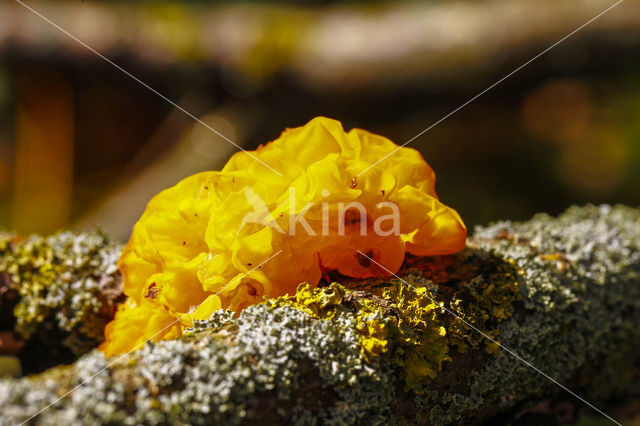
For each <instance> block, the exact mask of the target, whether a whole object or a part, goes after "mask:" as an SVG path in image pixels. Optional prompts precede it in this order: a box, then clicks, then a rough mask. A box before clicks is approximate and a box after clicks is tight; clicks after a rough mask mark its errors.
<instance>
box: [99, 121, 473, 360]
mask: <svg viewBox="0 0 640 426" xmlns="http://www.w3.org/2000/svg"><path fill="white" fill-rule="evenodd" d="M391 153H393V154H391ZM389 154H391V155H389ZM257 159H259V160H260V161H257ZM381 159H382V160H381ZM380 160H381V161H380ZM276 171H277V172H278V173H276ZM434 185H435V174H434V172H433V170H432V169H431V167H429V165H428V164H427V163H426V162H425V160H424V159H423V158H422V156H421V155H420V153H419V152H418V151H416V150H414V149H411V148H405V147H402V148H398V146H397V145H395V144H394V143H393V142H391V141H390V140H388V139H386V138H384V137H382V136H378V135H374V134H372V133H369V132H367V131H365V130H361V129H353V130H351V131H349V132H348V133H347V132H345V131H344V130H343V129H342V125H341V124H340V122H338V121H336V120H331V119H328V118H324V117H317V118H315V119H313V120H311V121H310V122H309V123H307V124H306V125H304V126H302V127H298V128H294V129H287V130H286V131H285V132H283V133H282V135H281V136H280V137H279V138H278V139H277V140H275V141H273V142H270V143H269V144H267V145H265V146H261V147H259V148H258V149H257V150H256V151H251V152H238V153H236V154H235V155H233V156H232V157H231V159H230V160H229V162H228V163H227V164H226V165H225V167H224V168H223V169H222V171H208V172H202V173H198V174H196V175H193V176H190V177H188V178H186V179H183V180H182V181H180V182H179V183H178V184H177V185H175V186H174V187H172V188H169V189H166V190H164V191H162V192H161V193H160V194H158V195H156V196H155V197H154V198H153V199H152V200H151V201H150V202H149V204H148V206H147V208H146V210H145V212H144V213H143V215H142V217H141V218H140V220H139V221H138V222H137V223H136V225H135V227H134V229H133V233H132V235H131V238H130V240H129V243H128V244H127V246H126V248H125V250H124V251H123V253H122V256H121V258H120V261H119V263H118V265H119V267H120V270H121V271H122V274H123V280H124V292H125V294H126V295H127V296H128V299H127V302H126V303H124V304H123V305H121V306H120V308H119V310H118V312H117V314H116V318H115V319H114V320H113V321H112V322H111V323H110V324H108V325H107V327H106V330H105V334H106V341H105V342H104V343H103V344H102V345H101V349H102V350H103V351H105V352H106V353H107V355H113V354H118V353H123V352H126V351H129V350H132V349H137V348H138V347H139V346H141V345H142V344H143V343H144V342H145V341H147V340H154V341H157V340H162V339H168V338H174V337H177V336H179V335H181V332H182V329H183V328H184V327H185V326H189V325H191V323H192V321H193V320H194V319H207V318H209V317H210V316H211V314H212V313H213V312H214V311H216V310H218V309H221V308H227V309H231V310H233V311H236V312H239V311H241V310H242V309H243V308H245V307H247V306H249V305H251V304H254V303H258V302H260V301H262V300H263V299H264V297H276V296H281V295H284V294H291V293H295V291H296V288H297V286H298V284H300V283H302V282H307V283H310V284H311V285H316V284H317V283H318V282H319V281H320V279H321V278H322V276H323V274H324V275H325V276H326V272H327V271H338V272H339V273H340V274H342V275H345V276H349V277H354V278H367V277H385V276H388V275H389V272H388V271H392V272H396V271H397V270H398V269H399V268H400V266H401V264H402V262H403V260H404V256H405V253H411V254H415V255H420V256H432V255H442V254H451V253H455V252H457V251H459V250H461V249H462V248H464V246H465V242H466V233H467V231H466V227H465V225H464V223H463V222H462V220H461V219H460V216H459V215H458V214H457V213H456V211H455V210H453V209H451V208H449V207H447V206H445V205H444V204H442V203H441V202H440V201H439V200H438V197H437V196H436V193H435V189H434ZM380 265H382V266H380Z"/></svg>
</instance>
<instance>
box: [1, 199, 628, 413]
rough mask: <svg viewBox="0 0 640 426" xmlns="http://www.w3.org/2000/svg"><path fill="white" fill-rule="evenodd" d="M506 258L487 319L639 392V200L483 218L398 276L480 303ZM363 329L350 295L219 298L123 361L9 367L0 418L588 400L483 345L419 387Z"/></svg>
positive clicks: (543, 355)
mask: <svg viewBox="0 0 640 426" xmlns="http://www.w3.org/2000/svg"><path fill="white" fill-rule="evenodd" d="M496 261H499V262H502V263H504V264H505V265H511V266H512V267H513V268H514V270H515V271H516V273H517V275H518V286H517V289H518V291H519V293H520V295H519V296H521V297H518V298H516V299H514V304H515V309H516V312H515V313H514V314H513V315H511V316H509V318H508V319H506V320H504V321H502V322H500V323H496V324H497V325H496V326H495V327H494V329H492V330H491V331H490V332H491V333H492V335H494V336H495V338H496V339H497V340H498V341H499V342H500V343H501V344H502V345H503V347H506V348H509V349H510V350H512V351H514V352H515V353H517V354H518V355H519V356H520V357H522V358H523V359H525V360H526V361H527V362H529V363H531V364H532V365H534V366H535V367H536V368H538V369H539V370H541V371H543V372H544V373H546V374H548V375H549V376H551V377H553V378H554V379H556V380H558V381H559V382H561V383H563V384H564V385H565V386H567V387H568V388H570V389H571V390H573V391H575V392H577V393H579V394H580V395H582V396H583V397H584V398H585V399H587V400H589V401H590V402H592V403H595V404H596V405H599V406H601V407H606V406H607V402H608V401H610V400H614V399H620V398H623V397H634V396H635V397H638V396H640V372H639V370H640V367H639V365H640V362H639V361H640V354H639V353H638V352H639V351H638V350H637V348H638V347H639V345H640V327H638V324H640V211H638V210H636V209H632V208H628V207H622V206H619V207H614V208H610V207H608V206H602V207H595V206H587V207H581V208H571V209H569V210H568V211H567V212H565V213H564V214H563V215H561V216H560V217H559V218H557V219H554V218H551V217H549V216H546V215H539V216H536V217H534V218H533V219H532V220H531V221H528V222H525V223H510V222H500V223H496V224H494V225H491V226H489V227H486V228H480V229H477V230H476V232H475V234H474V236H473V238H471V239H470V241H469V247H468V248H467V249H466V250H465V251H464V252H462V253H460V254H458V255H456V256H453V257H449V258H447V259H434V260H429V261H426V262H424V263H420V266H417V265H416V264H413V265H411V264H410V262H409V263H408V264H407V266H405V267H404V268H403V269H402V270H401V271H400V273H399V275H400V276H402V277H405V279H407V281H409V282H411V283H412V285H415V286H424V287H429V288H434V287H438V288H439V289H440V290H438V291H440V292H441V293H438V294H442V295H446V294H451V293H452V292H453V291H454V290H456V289H465V291H466V292H468V293H465V294H470V295H475V297H476V299H475V300H474V299H472V300H470V301H469V303H470V304H471V305H470V306H471V308H473V306H474V305H480V304H481V303H482V302H483V301H482V300H480V299H478V298H479V297H480V295H483V296H482V297H487V292H486V289H487V285H489V288H493V287H491V284H493V283H492V282H490V281H491V280H495V279H497V278H496V277H497V276H498V275H495V274H491V273H488V272H486V271H485V268H486V267H487V265H489V264H493V263H495V262H496ZM442 265H448V266H446V267H442ZM391 281H395V285H397V284H398V283H397V280H391ZM434 283H435V284H436V285H435V286H434ZM387 284H388V285H392V284H394V283H387ZM381 285H384V283H380V282H378V283H376V285H375V286H377V287H379V286H381ZM481 289H484V290H485V292H484V293H482V292H481V291H480V290H481ZM372 291H373V290H372ZM374 292H375V291H374ZM361 293H362V294H365V293H364V292H361ZM359 294H360V293H359ZM362 294H361V295H362ZM366 294H369V293H366ZM359 297H360V296H359ZM363 297H370V300H371V301H372V303H378V302H379V300H381V299H380V298H379V297H376V296H373V295H371V294H369V296H366V295H365V296H363ZM345 300H346V299H345ZM443 300H447V299H446V298H444V296H443ZM498 307H499V306H498ZM497 312H498V315H499V314H500V312H499V310H498V311H497ZM451 324H454V323H453V322H452V323H451ZM487 324H489V323H487ZM358 327H359V320H358V311H354V310H353V309H351V308H349V306H347V304H346V302H343V305H341V306H340V307H339V308H338V309H337V310H336V314H335V316H333V317H331V318H328V319H318V318H316V317H314V316H313V315H311V314H310V313H308V312H303V311H302V310H299V309H296V307H294V306H286V305H284V306H283V305H278V304H261V305H255V306H252V307H249V308H248V309H246V310H245V311H243V313H242V314H241V315H240V316H239V317H238V318H234V317H232V316H231V315H229V314H228V313H225V312H218V313H217V314H216V315H215V316H214V317H213V318H212V319H211V320H209V321H203V322H199V323H197V324H195V325H194V328H193V329H192V330H190V331H189V332H188V333H185V336H183V337H182V338H181V339H179V340H174V341H163V342H159V343H152V344H147V345H146V346H145V347H144V348H143V349H141V350H139V351H137V352H134V353H131V354H127V355H125V356H123V357H113V358H111V359H105V358H104V356H103V355H102V354H101V353H99V352H97V351H93V352H91V353H89V354H87V355H85V356H84V357H82V358H81V359H80V360H79V361H78V362H76V363H75V364H74V365H73V366H70V367H61V368H58V369H53V370H50V371H48V372H46V373H43V374H41V375H39V376H32V377H28V378H23V379H11V380H4V381H1V382H0V407H2V410H0V424H11V423H19V422H21V421H23V420H26V419H27V418H29V416H31V415H33V414H35V413H37V412H38V411H39V410H40V409H42V408H43V407H46V406H47V405H49V404H53V405H52V406H51V407H50V408H48V409H47V410H45V411H44V412H42V413H40V414H39V415H37V416H36V417H34V418H33V419H31V421H32V422H34V423H38V424H60V423H67V424H75V423H78V422H82V423H84V424H103V423H110V424H180V423H182V424H214V423H216V424H217V423H219V424H243V423H256V422H259V423H260V424H281V423H282V422H293V423H296V424H394V423H395V424H416V423H421V424H424V423H429V424H451V423H478V422H479V421H481V420H483V419H488V418H490V417H492V416H496V415H499V414H503V413H508V412H511V413H512V414H513V415H517V414H515V413H517V412H521V411H522V410H525V409H526V407H527V405H528V404H533V403H536V402H541V401H543V400H553V401H563V400H568V401H572V402H576V403H578V401H576V400H575V399H574V398H573V397H572V396H571V395H569V394H568V393H566V392H565V391H563V390H562V389H561V388H560V387H558V386H557V385H556V384H554V383H552V382H551V381H550V380H549V379H548V378H545V377H543V376H542V375H541V374H540V373H539V372H537V371H535V370H534V369H532V368H531V367H529V366H527V365H526V364H525V363H523V362H522V361H521V360H518V359H517V358H516V357H514V356H513V355H511V354H509V353H507V352H506V351H505V350H500V349H499V350H497V351H495V352H492V351H489V350H487V347H485V346H482V345H478V346H474V345H473V344H470V346H469V347H470V349H469V350H468V351H461V350H460V351H459V350H456V349H450V350H449V353H448V355H449V356H450V357H451V361H450V362H446V363H444V364H443V368H442V371H441V372H439V373H438V375H437V376H436V377H435V378H434V379H432V380H430V381H428V382H427V383H426V386H425V387H424V388H426V391H420V392H414V391H411V390H408V389H407V388H406V386H405V382H404V378H405V376H406V375H405V374H403V368H405V367H404V366H401V365H396V364H393V363H391V362H387V361H385V359H386V358H384V357H374V358H373V359H368V358H367V357H366V356H365V354H364V353H363V350H362V346H361V342H360V337H359V336H361V330H359V329H358ZM445 328H446V326H445ZM487 331H488V332H489V330H487ZM453 332H454V330H452V329H447V333H453ZM473 333H476V332H473ZM452 335H453V334H452ZM478 339H479V340H482V339H484V338H483V337H482V336H478ZM452 344H453V342H452ZM80 384H83V385H82V386H80V387H77V388H75V387H76V386H77V385H80ZM71 390H73V391H72V392H71V393H70V394H69V395H68V396H66V397H64V398H62V399H60V400H58V398H59V397H60V396H62V395H64V394H65V392H67V391H71Z"/></svg>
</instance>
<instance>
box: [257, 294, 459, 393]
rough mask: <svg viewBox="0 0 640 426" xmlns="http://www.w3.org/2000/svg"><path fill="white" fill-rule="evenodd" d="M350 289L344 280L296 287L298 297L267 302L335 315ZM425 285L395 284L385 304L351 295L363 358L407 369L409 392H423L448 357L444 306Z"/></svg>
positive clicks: (318, 315)
mask: <svg viewBox="0 0 640 426" xmlns="http://www.w3.org/2000/svg"><path fill="white" fill-rule="evenodd" d="M349 293H351V290H348V289H346V288H344V287H343V286H341V285H340V284H337V283H333V284H331V286H329V287H325V288H312V287H311V286H310V285H309V284H306V283H305V284H302V285H300V286H299V287H298V292H297V294H296V295H295V296H284V297H279V298H275V299H270V300H268V301H266V302H265V303H266V304H267V305H269V306H273V307H275V306H283V305H290V306H294V307H295V308H297V309H300V310H302V311H305V312H307V313H309V314H310V315H312V316H314V317H316V318H318V319H324V320H326V319H331V318H333V317H335V315H336V314H337V312H339V311H340V310H342V311H343V312H345V311H346V309H345V307H344V304H343V300H344V299H345V295H347V294H349ZM431 297H433V295H432V294H431V293H429V292H428V290H427V289H425V288H424V287H407V286H406V285H404V284H401V283H396V284H392V285H391V286H389V287H387V288H385V290H384V293H383V299H384V300H385V301H387V302H388V305H386V306H382V305H381V304H380V303H379V302H376V301H374V300H372V299H369V298H367V297H359V298H358V297H352V298H351V299H350V303H352V304H355V306H354V308H355V310H356V312H357V315H356V322H357V323H356V329H357V330H358V333H359V334H360V339H359V342H360V343H359V344H360V349H361V351H362V355H363V357H364V358H365V359H366V360H367V361H369V362H371V361H372V360H373V359H374V358H376V357H380V356H382V357H385V358H386V359H387V360H388V361H390V362H392V363H393V364H395V365H397V366H399V367H401V368H402V369H403V371H404V372H405V382H406V388H407V390H412V391H414V392H422V387H423V386H424V385H425V384H426V383H427V382H428V379H433V378H434V377H436V375H437V373H438V371H440V369H441V367H442V363H443V362H444V361H450V360H451V358H450V357H449V356H448V354H447V353H448V351H449V346H448V343H447V333H446V330H445V327H444V322H443V319H442V316H443V315H442V309H441V308H440V307H439V306H438V305H437V304H435V303H433V301H432V300H430V298H431Z"/></svg>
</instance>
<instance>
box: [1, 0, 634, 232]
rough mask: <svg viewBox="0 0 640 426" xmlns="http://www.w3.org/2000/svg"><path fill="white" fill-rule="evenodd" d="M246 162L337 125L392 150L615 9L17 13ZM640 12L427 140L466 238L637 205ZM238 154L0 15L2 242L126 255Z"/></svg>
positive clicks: (629, 8) (490, 1)
mask: <svg viewBox="0 0 640 426" xmlns="http://www.w3.org/2000/svg"><path fill="white" fill-rule="evenodd" d="M23 1H25V3H26V4H27V5H29V6H30V7H32V8H34V9H35V10H37V11H38V12H39V13H41V14H42V15H44V16H46V17H47V18H48V19H50V20H51V21H52V22H54V23H55V24H56V25H59V26H60V27H62V28H64V29H65V30H66V31H68V32H69V33H71V34H73V35H75V36H77V37H78V39H80V40H82V41H83V42H84V43H86V44H87V45H88V46H90V47H91V48H92V49H95V50H96V51H97V52H100V53H101V54H103V55H105V56H106V57H108V58H109V59H110V60H112V61H114V62H115V63H116V64H118V65H119V66H120V67H122V68H123V69H124V70H126V71H127V72H129V73H131V74H132V75H134V76H136V77H137V78H139V79H140V80H141V81H143V82H145V83H146V84H148V85H149V86H151V87H152V88H154V89H156V90H157V91H159V92H160V93H162V94H163V95H165V96H166V97H168V98H169V99H171V100H173V101H175V102H176V103H177V104H178V105H180V106H181V107H182V108H184V109H186V110H187V111H189V112H190V113H192V114H193V115H194V116H196V117H198V118H200V119H201V120H203V121H204V122H205V123H207V125H209V126H211V127H213V128H215V129H216V130H218V131H219V132H220V133H222V134H224V135H225V136H226V137H228V138H229V139H231V140H233V141H235V142H236V143H237V144H239V145H241V146H243V147H245V148H246V149H254V148H255V147H256V146H257V145H258V144H260V143H265V142H268V141H270V140H273V139H275V138H277V137H278V136H279V134H280V132H281V131H282V130H283V129H285V128H286V127H295V126H299V125H302V124H304V123H306V122H307V121H308V120H309V119H311V118H313V117H315V116H318V115H324V116H328V117H332V118H336V119H338V120H340V121H342V123H343V125H344V127H345V129H347V130H348V129H350V128H352V127H362V128H365V129H367V130H370V131H372V132H375V133H379V134H382V135H385V136H387V137H389V138H390V139H392V140H393V141H395V142H396V143H398V144H401V143H404V142H406V141H407V140H409V139H411V138H413V137H414V136H416V135H417V134H418V133H420V132H422V131H423V130H425V129H426V128H428V127H429V126H431V125H432V124H434V123H436V122H438V120H440V119H441V118H443V117H444V116H446V115H447V114H449V113H450V112H451V111H453V110H454V109H456V108H457V107H459V106H460V105H462V104H463V103H465V102H466V101H468V100H469V99H470V98H472V97H474V96H475V95H477V94H478V93H479V92H481V91H483V90H484V89H486V88H487V87H489V86H490V85H492V84H493V83H495V82H496V81H497V80H499V79H501V78H502V77H504V76H505V75H507V74H508V73H510V72H512V71H513V70H514V69H516V68H517V67H519V66H520V65H522V64H523V63H524V62H526V61H528V60H529V59H531V58H532V57H534V56H535V55H537V54H538V53H540V52H541V51H542V50H544V49H546V48H547V47H549V46H550V45H552V44H553V43H555V42H557V41H558V40H560V39H561V38H562V37H564V36H565V35H567V34H569V33H570V32H572V31H573V30H575V29H576V28H578V27H579V26H581V25H582V24H584V23H585V22H587V21H588V20H589V19H591V18H592V17H594V16H596V15H597V14H599V13H600V12H602V11H603V10H605V9H606V8H607V7H609V6H611V5H612V4H613V3H615V1H614V0H608V1H604V0H502V1H494V0H468V1H457V0H454V1H449V0H446V1H445V0H443V1H424V2H414V1H389V2H376V1H369V2H355V1H297V2H282V3H271V2H268V3H267V2H260V1H252V2H206V1H97V0H83V1H82V0H60V1H44V0H38V1H35V0H34V1H32V0H23ZM639 65H640V3H638V2H634V1H631V0H628V1H625V2H623V3H621V4H620V5H619V6H617V7H616V8H614V9H613V10H611V11H610V12H609V13H607V14H606V15H604V16H602V17H601V18H599V19H598V20H596V21H594V22H593V23H592V24H590V25H589V26H587V27H586V28H584V29H583V30H581V31H580V32H578V33H577V34H575V35H574V36H572V37H570V38H568V39H567V40H566V41H565V42H563V43H562V44H560V45H558V46H557V47H555V48H554V49H552V50H551V51H550V52H548V53H547V54H545V55H543V56H541V57H540V58H539V59H537V60H536V61H534V62H532V63H531V64H529V65H528V66H526V67H524V68H523V69H522V70H521V71H519V72H518V73H516V74H515V75H513V76H512V77H511V78H509V79H507V80H505V81H504V82H502V83H501V84H499V85H498V86H496V87H495V88H493V89H492V90H491V91H489V92H488V93H486V94H484V95H483V96H482V97H480V98H479V99H477V100H475V101H474V102H472V103H471V104H469V105H468V106H466V107H465V108H463V109H461V110H460V111H459V112H457V113H456V114H454V115H452V116H451V117H449V118H447V119H446V120H444V121H442V122H441V123H439V124H438V125H437V126H435V127H434V128H432V129H431V130H429V131H428V132H426V133H424V134H423V135H422V136H420V137H418V138H417V139H415V140H414V141H413V142H412V143H411V145H410V146H412V147H414V148H417V149H419V150H420V151H421V152H422V154H423V155H424V157H425V159H426V160H427V161H428V162H429V163H430V164H431V166H432V167H433V168H434V169H435V171H436V174H437V176H438V183H437V190H438V193H439V195H440V198H441V199H442V200H443V201H444V202H445V203H446V204H448V205H450V206H452V207H454V208H456V209H457V210H458V211H459V212H460V213H461V215H462V217H463V218H464V220H465V221H466V222H467V224H468V225H470V226H473V225H475V224H485V223H488V222H489V221H493V220H497V219H515V220H520V219H526V218H528V217H530V216H531V215H532V214H534V213H536V212H539V211H544V212H549V213H552V214H556V213H559V212H560V211H562V210H563V209H565V208H566V207H568V206H569V205H571V204H574V203H578V204H583V203H587V202H592V203H602V202H606V203H625V204H629V205H634V206H635V205H638V204H640V190H639V185H640V120H639V119H638V118H639V117H640V78H639V77H640V69H639ZM236 150H237V148H235V147H234V146H233V145H231V144H230V143H228V142H226V141H225V140H223V139H222V138H221V137H220V136H218V135H216V134H214V133H213V132H211V131H210V130H208V129H207V128H206V127H205V126H203V125H201V124H199V123H197V122H196V121H195V120H194V119H193V118H191V117H189V116H188V115H186V114H184V113H183V112H181V111H180V110H178V109H176V108H175V107H173V106H172V105H171V104H169V103H168V102H166V101H165V100H163V99H162V98H160V97H159V96H158V95H157V94H154V93H153V92H151V91H150V90H149V89H148V88H146V87H144V86H143V85H141V84H140V83H139V82H137V81H135V80H134V79H132V78H131V77H130V76H128V75H127V74H125V72H123V71H122V70H119V69H117V68H116V67H114V66H113V65H111V64H109V63H107V62H105V60H103V59H102V58H100V57H99V56H98V55H96V54H95V53H94V52H92V51H90V50H89V49H87V48H86V47H84V46H82V45H81V44H79V43H78V42H77V41H74V40H73V39H72V38H71V37H69V36H68V35H66V34H64V33H63V32H62V31H60V30H59V29H56V28H54V27H53V26H52V25H51V24H49V23H47V22H46V21H44V20H43V19H42V18H41V17H39V16H37V15H36V14H34V13H33V12H32V11H30V10H28V9H27V8H25V7H24V6H22V5H20V4H19V3H18V2H15V1H14V0H3V1H2V3H1V4H0V227H5V228H8V229H12V230H16V231H18V232H20V233H30V232H39V233H48V232H52V231H54V230H57V229H60V228H79V229H88V228H93V227H96V226H97V227H101V228H102V229H104V230H106V231H107V232H108V233H110V234H111V235H112V236H114V237H115V238H117V239H120V240H126V239H127V238H128V235H129V233H130V230H131V227H132V225H133V223H134V222H135V221H136V219H137V218H138V217H139V215H140V214H141V213H142V211H143V209H144V206H145V205H146V203H147V201H148V200H149V198H150V197H151V196H153V195H154V194H156V193H157V192H159V191H160V190H162V189H163V188H166V187H169V186H171V185H173V184H175V183H176V182H177V181H178V180H179V179H181V178H183V177H185V176H188V175H190V174H193V173H195V172H198V171H202V170H211V169H219V168H220V167H221V166H222V165H223V164H224V163H225V161H226V160H227V159H228V158H229V156H230V155H231V154H232V153H233V152H234V151H236Z"/></svg>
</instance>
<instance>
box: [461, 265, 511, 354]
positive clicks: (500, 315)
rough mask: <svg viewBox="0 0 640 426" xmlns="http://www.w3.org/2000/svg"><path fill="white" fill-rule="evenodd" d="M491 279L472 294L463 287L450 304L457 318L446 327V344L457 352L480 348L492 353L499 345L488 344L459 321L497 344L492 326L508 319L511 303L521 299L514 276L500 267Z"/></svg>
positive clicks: (472, 291) (466, 287) (479, 285)
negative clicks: (448, 333) (472, 326)
mask: <svg viewBox="0 0 640 426" xmlns="http://www.w3.org/2000/svg"><path fill="white" fill-rule="evenodd" d="M491 279H492V281H491V282H483V283H480V284H476V286H474V289H473V290H471V286H469V285H463V286H462V287H461V288H460V289H458V291H457V292H456V293H455V294H454V297H453V299H452V300H451V307H452V309H453V310H454V311H455V312H456V314H457V315H458V317H456V318H455V319H454V320H453V321H452V323H451V324H450V325H449V331H450V343H451V345H453V346H455V347H456V348H457V349H458V351H459V352H462V353H465V352H468V351H469V349H470V348H477V347H480V346H484V348H485V351H486V352H487V353H489V354H492V353H495V352H496V351H497V349H498V348H499V345H498V344H499V342H497V343H494V342H491V341H490V340H489V339H487V338H486V337H484V336H483V335H482V334H480V333H478V332H477V331H475V330H473V329H472V328H471V327H469V325H467V324H465V323H464V321H462V319H464V320H465V321H467V322H468V323H470V324H473V325H474V327H476V328H477V329H479V330H482V331H483V332H484V333H485V334H487V335H488V336H490V337H491V338H492V339H495V340H496V341H497V339H498V330H497V329H496V327H495V326H496V325H497V324H498V323H500V322H502V321H505V320H507V319H509V318H511V316H512V315H513V312H514V310H515V307H514V302H515V301H518V300H520V299H521V298H522V296H521V294H520V290H519V288H518V281H517V277H516V275H515V273H514V272H512V271H511V270H510V269H508V268H507V267H505V266H504V265H502V266H499V267H498V270H497V272H496V273H494V274H492V275H491Z"/></svg>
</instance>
